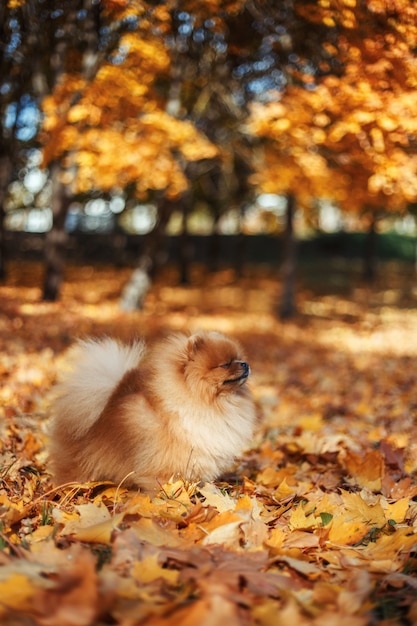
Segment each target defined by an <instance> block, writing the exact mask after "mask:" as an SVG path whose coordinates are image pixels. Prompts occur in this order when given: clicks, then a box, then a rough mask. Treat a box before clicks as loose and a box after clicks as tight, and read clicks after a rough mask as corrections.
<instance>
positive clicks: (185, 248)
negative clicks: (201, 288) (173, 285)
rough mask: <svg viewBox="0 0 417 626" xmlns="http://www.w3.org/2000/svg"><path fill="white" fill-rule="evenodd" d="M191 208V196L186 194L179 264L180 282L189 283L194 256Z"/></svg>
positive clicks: (183, 203) (183, 206)
mask: <svg viewBox="0 0 417 626" xmlns="http://www.w3.org/2000/svg"><path fill="white" fill-rule="evenodd" d="M189 208H190V198H189V197H188V194H187V196H185V197H184V198H183V202H182V207H181V212H182V228H181V234H180V237H179V242H178V243H179V247H178V266H179V271H180V284H181V285H188V284H189V283H190V263H191V259H192V256H193V246H192V243H191V241H190V235H189V233H188V224H187V217H188V212H189Z"/></svg>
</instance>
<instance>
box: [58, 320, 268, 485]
mask: <svg viewBox="0 0 417 626" xmlns="http://www.w3.org/2000/svg"><path fill="white" fill-rule="evenodd" d="M73 362H74V366H73V369H72V371H70V372H67V374H66V376H64V379H63V382H62V383H61V385H60V386H59V387H58V390H57V395H56V398H55V400H54V402H53V406H52V410H53V422H52V430H51V446H50V457H51V464H52V468H53V472H54V474H55V478H56V480H57V481H58V482H59V483H63V482H69V481H88V480H111V481H113V482H116V483H118V482H121V481H122V480H124V479H126V477H128V479H127V480H126V483H125V484H128V485H129V484H130V485H137V486H139V487H141V488H143V489H145V490H152V489H156V488H157V485H158V483H160V482H166V481H167V480H169V479H170V478H171V477H172V476H180V477H181V478H183V479H187V480H213V479H215V478H216V477H217V476H219V475H220V474H221V473H222V472H224V471H225V470H227V469H228V468H229V467H230V465H231V464H232V462H233V460H234V459H235V457H236V456H238V455H239V454H241V452H242V450H243V449H244V448H245V446H247V445H248V444H249V443H250V440H251V437H252V434H253V428H254V425H255V420H256V414H255V406H254V402H253V399H252V396H251V393H250V391H249V390H248V388H247V386H246V384H245V383H246V379H247V376H248V374H249V366H248V365H247V364H246V363H245V362H244V361H243V360H242V357H241V354H240V347H239V345H238V344H237V343H236V342H235V341H234V340H232V339H230V338H228V337H226V336H224V335H222V334H220V333H214V332H211V333H206V332H203V333H197V334H195V335H192V336H186V335H183V334H177V335H173V336H171V337H169V338H168V339H166V340H163V341H160V342H159V343H157V344H155V345H154V346H153V347H151V348H149V349H146V348H145V345H144V344H143V343H136V344H132V345H130V346H124V345H122V344H120V343H118V342H116V341H114V340H112V339H104V340H97V341H94V340H90V341H86V342H81V343H80V344H79V345H78V346H77V347H76V348H75V350H74V352H73Z"/></svg>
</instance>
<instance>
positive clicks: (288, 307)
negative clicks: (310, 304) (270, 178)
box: [279, 194, 297, 319]
mask: <svg viewBox="0 0 417 626" xmlns="http://www.w3.org/2000/svg"><path fill="white" fill-rule="evenodd" d="M294 213H295V198H294V196H293V194H289V195H288V197H287V212H286V224H285V234H284V237H285V239H284V260H283V266H282V295H281V303H280V307H279V316H280V318H281V319H288V318H290V317H293V316H294V315H295V312H296V305H295V276H296V268H297V242H296V239H295V235H294Z"/></svg>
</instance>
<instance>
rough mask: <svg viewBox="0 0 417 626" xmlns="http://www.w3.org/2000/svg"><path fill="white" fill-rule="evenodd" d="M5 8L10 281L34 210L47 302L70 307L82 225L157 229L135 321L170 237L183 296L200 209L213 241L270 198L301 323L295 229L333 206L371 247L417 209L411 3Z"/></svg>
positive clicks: (271, 224)
mask: <svg viewBox="0 0 417 626" xmlns="http://www.w3.org/2000/svg"><path fill="white" fill-rule="evenodd" d="M0 12H1V13H0V23H1V26H0V29H1V38H0V40H1V52H0V55H1V56H0V63H1V69H2V71H1V79H0V81H1V82H0V112H1V119H2V125H1V126H2V142H1V148H0V206H1V211H2V220H1V221H2V229H3V230H2V232H1V242H2V246H1V257H0V259H1V266H0V269H1V270H2V271H3V272H4V237H5V233H4V219H3V217H4V215H5V214H7V218H8V223H9V224H10V223H12V217H13V215H14V217H15V223H16V222H18V216H19V215H21V209H22V207H23V209H28V208H30V209H31V211H33V209H34V208H35V209H37V210H38V214H37V215H38V218H39V219H40V216H41V215H43V217H44V226H43V229H44V230H45V231H46V233H47V234H46V239H45V267H46V272H45V284H44V289H43V297H44V298H45V299H49V300H54V299H56V298H57V297H58V296H59V289H60V282H61V280H62V274H63V267H64V253H65V249H66V240H67V237H68V230H69V226H70V225H71V223H73V222H74V223H76V224H78V223H79V219H81V217H82V218H86V219H87V218H88V219H90V221H91V223H94V219H96V218H98V217H100V218H101V222H100V224H101V226H103V224H104V218H105V217H106V216H107V217H108V223H109V228H111V229H113V230H115V232H117V230H118V229H119V230H120V229H122V230H123V229H125V228H126V227H127V228H129V226H128V225H129V224H132V220H136V218H138V219H137V220H136V221H140V219H142V221H145V222H147V224H148V226H147V230H148V231H149V233H148V236H147V243H146V244H145V245H144V246H142V248H141V250H140V251H139V255H138V268H137V271H136V273H135V275H134V277H133V281H132V283H131V284H130V285H127V286H126V290H125V294H128V296H126V298H125V301H124V306H125V307H127V308H132V307H136V306H140V304H141V302H142V300H143V297H144V295H145V292H146V288H147V287H148V286H149V280H150V277H151V275H152V273H153V272H154V271H155V269H156V267H157V264H158V261H159V262H161V261H163V260H164V259H165V258H166V256H165V255H164V248H165V242H164V233H165V232H166V229H167V226H168V225H169V227H170V228H171V229H172V227H173V223H176V224H177V227H176V232H177V233H179V234H181V245H180V246H179V248H180V251H181V255H180V256H181V261H182V263H181V267H182V269H181V277H182V280H183V281H184V282H186V281H187V273H188V272H187V267H188V261H189V260H190V258H191V256H192V251H191V248H190V245H189V243H188V241H187V233H188V231H189V229H190V226H191V224H192V221H193V215H194V214H195V213H196V211H198V212H199V214H200V215H207V216H208V219H209V223H210V224H211V226H210V230H211V232H212V233H213V234H214V235H216V234H218V233H219V229H220V225H221V224H223V225H224V224H229V226H228V228H229V230H228V232H241V233H248V232H249V230H250V227H248V226H247V224H248V215H249V213H250V212H251V211H248V209H251V208H252V207H254V206H255V205H256V203H257V202H258V200H259V198H260V197H261V196H262V195H263V194H268V195H269V197H270V198H275V201H274V202H275V208H274V210H273V211H272V213H271V211H269V210H265V211H262V210H261V211H258V213H257V220H258V222H260V221H262V217H266V218H267V219H266V222H264V225H265V228H266V231H267V232H275V231H279V232H284V233H285V237H286V244H285V246H284V248H283V250H284V252H283V257H284V258H283V261H284V262H283V279H284V288H283V293H282V298H281V304H280V307H279V309H280V314H281V315H282V316H284V317H286V316H290V315H292V314H293V313H294V311H295V274H296V272H295V267H296V254H295V249H296V247H295V237H296V232H297V226H296V224H294V219H295V218H296V217H297V216H299V215H300V214H302V215H303V216H304V221H305V222H306V223H310V224H313V223H314V222H315V220H316V215H317V212H318V210H319V208H320V207H322V206H323V203H324V202H327V203H329V204H331V205H332V206H335V207H337V208H338V210H340V211H341V212H342V213H343V214H344V215H345V216H346V219H349V218H351V219H353V218H354V220H355V224H356V225H357V227H358V226H359V227H362V228H368V229H369V232H370V233H371V235H372V234H373V233H375V231H376V223H377V220H378V219H380V218H381V217H383V216H385V215H386V214H387V213H388V212H389V213H399V214H402V215H404V214H405V213H406V212H407V211H409V209H410V207H411V206H412V204H413V203H415V202H416V199H417V155H416V140H415V137H416V122H415V116H414V115H413V109H414V102H415V99H416V88H417V68H416V64H415V59H414V51H415V49H416V44H417V26H416V24H417V9H416V8H415V7H414V6H413V5H410V3H409V2H407V1H406V0H390V2H386V1H385V0H364V1H362V0H361V1H360V2H359V1H356V0H342V1H340V0H326V2H324V0H317V1H314V2H313V1H312V2H305V1H301V0H282V1H281V2H275V1H274V0H269V1H268V0H235V1H233V0H229V1H227V0H224V1H221V0H211V1H210V2H209V1H207V2H206V1H202V2H195V1H193V0H183V1H166V2H151V1H148V2H145V1H139V0H102V1H101V2H98V1H96V0H65V1H64V0H62V1H61V0H56V1H55V2H49V1H48V0H8V1H7V2H6V3H3V5H2V8H1V9H0ZM40 167H43V168H44V172H45V173H42V170H41V169H40ZM279 198H286V202H284V203H282V202H280V200H279ZM273 204H274V203H273ZM277 207H279V210H278V209H277ZM282 207H284V208H283V209H282ZM274 211H275V213H274ZM282 211H284V212H285V211H286V216H285V219H278V220H275V221H274V219H272V218H273V216H274V215H278V214H279V215H281V214H282ZM32 215H33V212H32ZM48 216H49V217H48ZM50 216H52V218H51V217H50ZM271 216H272V218H271ZM48 219H50V223H49V222H48ZM98 221H99V220H98ZM115 221H116V222H117V224H116V226H115V225H114V222H115ZM249 221H250V220H249ZM97 223H98V222H97ZM223 228H224V226H223ZM145 230H146V228H145ZM370 241H371V242H372V237H371V238H370ZM216 242H217V240H216V237H214V238H213V245H212V248H211V255H210V256H211V259H212V260H215V259H216V258H217V255H216V245H217V243H218V242H217V243H216ZM372 268H373V264H372V255H369V266H368V272H369V273H370V274H372V271H371V270H372Z"/></svg>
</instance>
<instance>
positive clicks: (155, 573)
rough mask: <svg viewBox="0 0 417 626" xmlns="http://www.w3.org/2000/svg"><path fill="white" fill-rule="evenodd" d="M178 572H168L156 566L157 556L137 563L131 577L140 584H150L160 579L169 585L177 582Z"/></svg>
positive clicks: (168, 570)
mask: <svg viewBox="0 0 417 626" xmlns="http://www.w3.org/2000/svg"><path fill="white" fill-rule="evenodd" d="M178 574H179V572H178V570H170V569H166V568H163V567H161V566H160V565H159V564H158V556H157V555H156V554H155V555H153V556H149V557H147V558H146V559H144V560H143V561H137V562H136V563H135V566H134V568H133V576H134V577H135V578H136V579H137V580H139V581H140V582H141V583H150V582H153V581H154V580H158V579H160V578H162V579H163V580H166V581H167V582H168V583H170V584H171V585H175V584H176V583H177V581H178Z"/></svg>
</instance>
